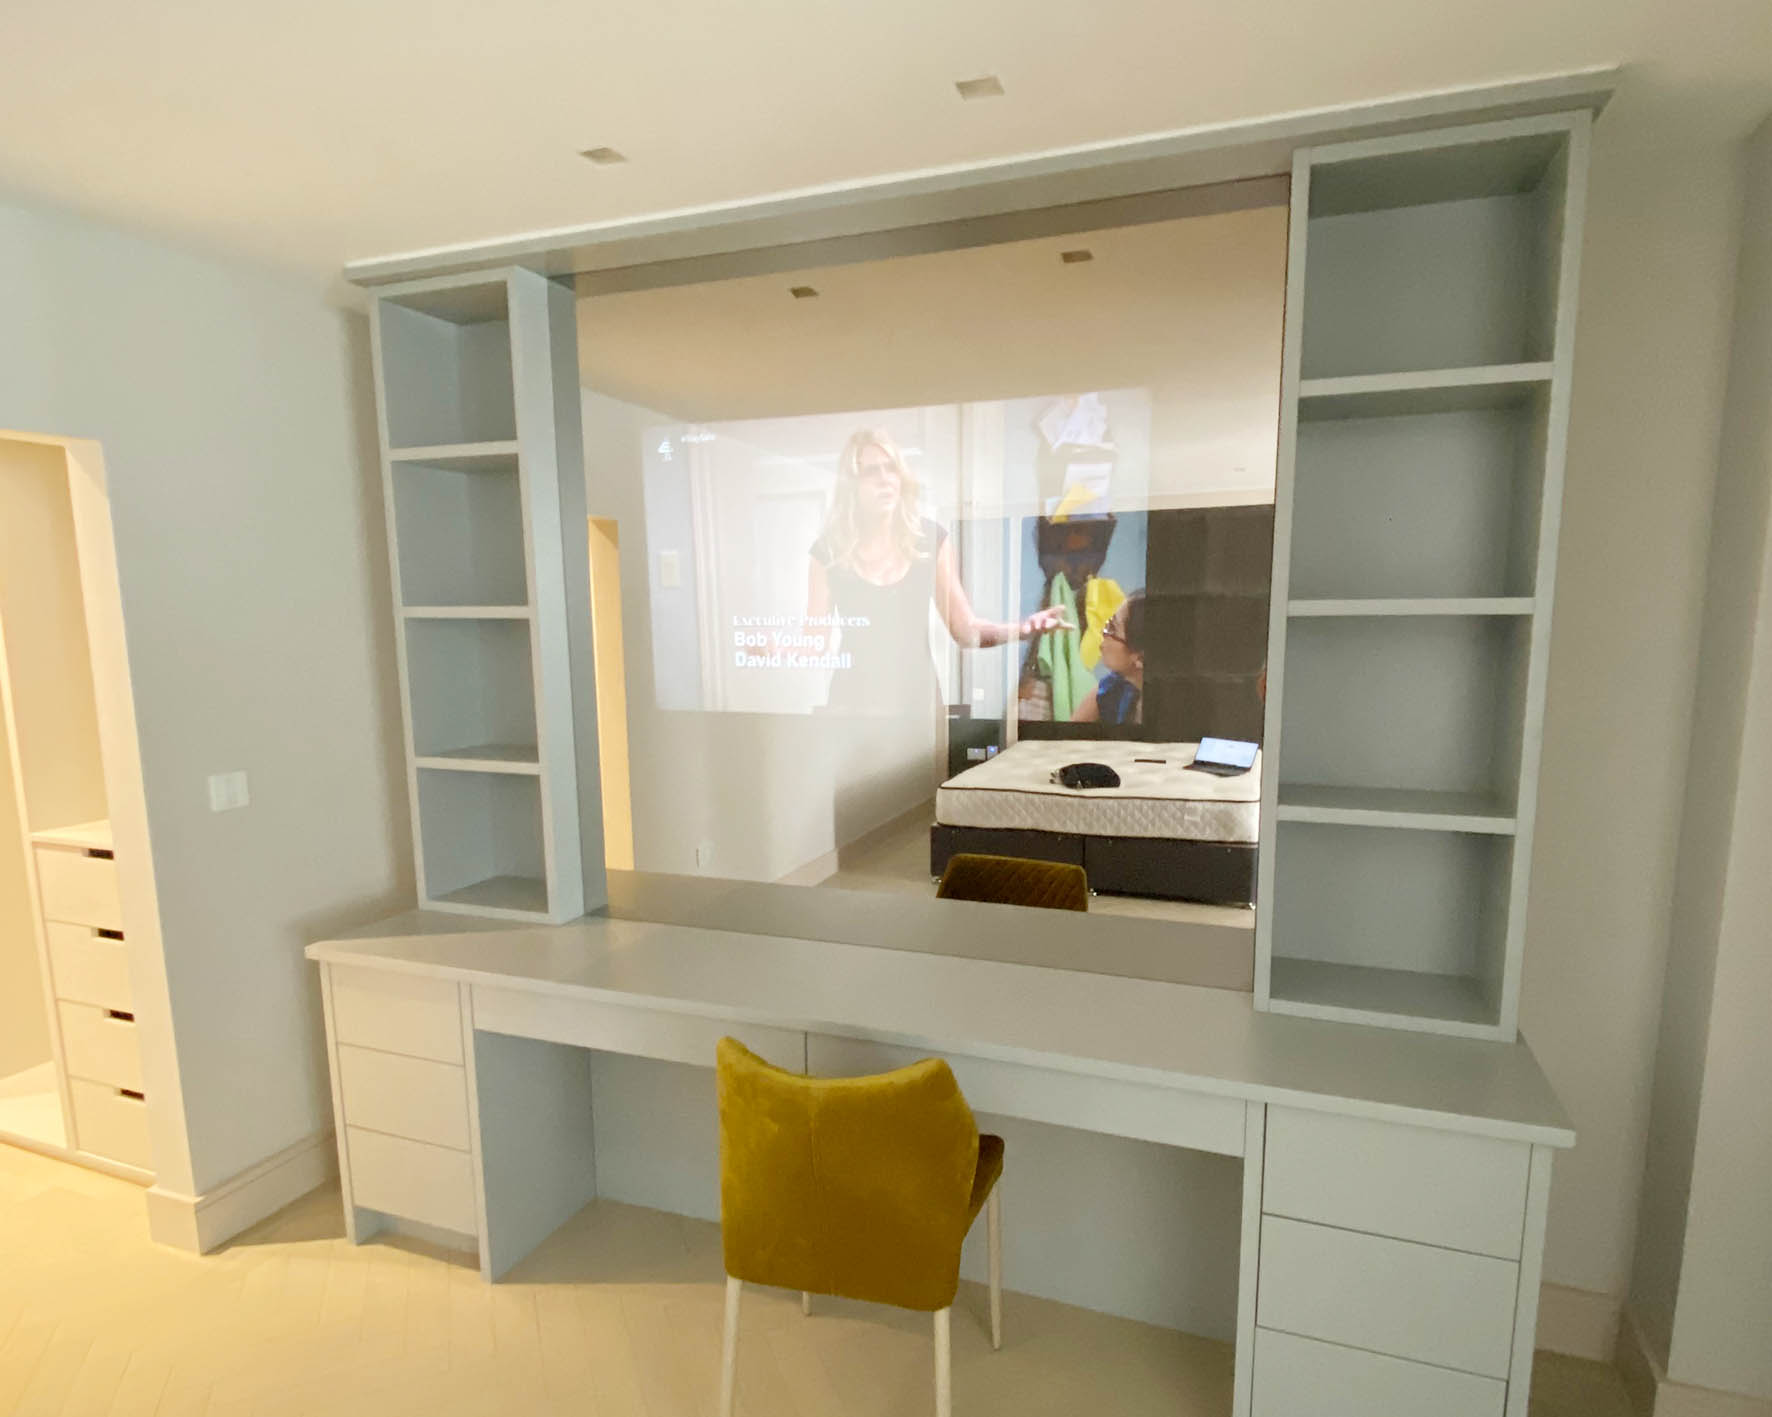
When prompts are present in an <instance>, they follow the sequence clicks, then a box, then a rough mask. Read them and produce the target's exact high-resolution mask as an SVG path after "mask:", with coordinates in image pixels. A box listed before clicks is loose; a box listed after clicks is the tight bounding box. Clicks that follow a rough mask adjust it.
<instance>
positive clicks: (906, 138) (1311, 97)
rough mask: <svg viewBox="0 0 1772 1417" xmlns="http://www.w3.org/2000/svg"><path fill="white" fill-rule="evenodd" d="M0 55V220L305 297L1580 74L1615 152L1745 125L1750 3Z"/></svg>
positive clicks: (200, 0)
mask: <svg viewBox="0 0 1772 1417" xmlns="http://www.w3.org/2000/svg"><path fill="white" fill-rule="evenodd" d="M0 53H4V54H5V55H6V57H7V60H8V61H9V62H8V63H7V65H6V71H7V72H6V75H5V79H4V82H0V192H9V193H11V194H14V195H17V196H20V197H23V198H25V199H27V200H41V201H47V202H50V203H54V204H57V205H62V206H67V207H71V208H74V209H76V210H80V211H84V212H87V213H89V214H92V215H94V216H97V217H99V218H101V219H105V220H109V221H112V222H115V223H118V224H120V225H124V226H128V227H133V228H138V229H145V230H151V231H156V232H161V233H171V234H175V235H178V236H181V237H184V238H187V239H190V240H193V241H195V242H197V243H199V244H202V245H204V246H207V247H211V248H217V249H223V250H228V251H233V252H239V253H245V254H248V255H250V256H251V257H253V258H256V259H259V260H263V261H266V262H270V263H274V264H278V265H283V266H288V267H293V268H296V269H300V270H305V271H309V272H313V273H317V274H325V275H328V276H330V275H332V274H334V273H336V272H337V270H338V268H339V267H340V266H341V265H342V264H343V263H344V262H345V261H346V260H349V259H358V258H364V257H370V256H380V255H389V254H393V253H397V252H405V251H411V250H415V249H422V248H428V247H433V246H439V245H448V244H453V243H458V242H467V241H475V240H484V239H490V238H494V237H500V236H507V235H512V234H516V233H521V232H527V231H534V230H539V229H547V228H554V227H567V226H577V225H582V224H586V223H590V222H596V221H606V220H611V219H616V218H621V217H627V216H635V215H640V214H646V213H655V212H661V211H669V210H674V209H679V208H684V207H695V206H702V205H706V204H710V203H716V202H723V201H734V200H741V199H746V198H752V197H759V196H763V195H765V194H770V193H777V192H784V191H791V190H794V189H798V188H803V187H809V186H816V185H820V184H827V183H833V182H842V181H847V180H853V179H856V178H863V177H882V176H886V175H889V174H893V173H903V172H910V171H915V170H918V169H923V168H928V167H934V166H941V165H946V164H956V163H967V162H978V161H984V160H990V159H997V158H1005V157H1010V156H1013V155H1016V154H1021V153H1028V152H1036V151H1041V150H1045V149H1051V148H1060V147H1067V146H1072V145H1076V144H1082V143H1089V142H1099V141H1108V140H1114V139H1122V138H1128V137H1132V136H1135V135H1139V134H1144V133H1152V132H1160V131H1165V130H1173V129H1178V128H1189V127H1194V126H1198V125H1202V124H1212V123H1221V122H1231V121H1235V120H1240V119H1248V118H1255V117H1262V116H1268V115H1273V114H1278V113H1285V112H1292V111H1296V110H1300V109H1309V108H1315V107H1320V106H1328V105H1335V104H1343V103H1354V102H1364V101H1370V100H1374V99H1379V98H1384V97H1390V96H1396V95H1403V94H1411V93H1421V92H1427V91H1432V90H1437V89H1445V88H1455V87H1463V86H1469V85H1478V84H1484V83H1495V82H1501V81H1505V80H1509V79H1518V78H1526V77H1530V76H1534V75H1543V74H1549V73H1554V72H1558V71H1564V70H1572V69H1579V68H1586V67H1591V66H1596V65H1607V64H1616V63H1623V64H1625V65H1627V66H1628V72H1627V76H1626V81H1625V83H1624V85H1623V87H1622V88H1621V90H1620V92H1619V96H1618V97H1617V98H1616V99H1615V100H1614V102H1613V105H1612V107H1611V108H1610V109H1609V110H1608V112H1607V115H1606V118H1605V120H1604V121H1605V123H1606V125H1607V126H1608V128H1610V129H1613V130H1614V131H1615V132H1616V133H1618V135H1619V136H1622V137H1630V138H1633V139H1636V140H1641V141H1643V142H1657V143H1659V142H1687V141H1691V142H1720V141H1724V140H1727V139H1732V138H1735V137H1739V136H1742V135H1744V134H1745V133H1746V132H1747V131H1749V130H1750V129H1751V128H1752V127H1753V126H1754V124H1755V123H1756V122H1757V121H1758V120H1759V119H1760V118H1761V117H1762V116H1763V115H1764V114H1766V113H1767V112H1768V111H1769V110H1772V3H1768V0H1432V3H1426V4H1424V3H1423V2H1422V0H1361V3H1358V4H1355V3H1350V0H1239V3H1236V4H1224V3H1208V0H1094V3H1077V0H1068V3H1063V4H1060V3H1057V0H965V3H961V4H955V3H953V0H870V2H869V3H863V2H862V0H750V3H746V4H733V3H720V0H700V2H699V3H693V0H590V3H585V2H584V0H571V3H568V0H501V3H498V4H491V3H484V0H481V2H480V3H474V0H306V2H305V3H303V4H300V5H268V4H251V3H246V4H242V3H241V0H164V2H163V3H158V4H143V3H140V0H54V3H48V0H6V3H5V4H4V5H3V6H0ZM982 74H996V75H998V76H1000V77H1001V79H1002V81H1003V84H1004V86H1005V89H1006V90H1007V92H1006V94H1005V95H1004V96H1003V97H1001V98H995V99H988V100H984V101H981V102H974V103H963V102H961V101H960V99H959V98H958V97H957V96H956V94H955V92H954V88H953V84H954V81H955V80H958V79H965V78H972V77H975V76H978V75H982ZM600 145H608V146H612V147H615V148H618V149H620V150H621V151H622V152H624V153H626V154H627V155H628V157H629V158H630V159H631V160H630V161H629V162H628V163H626V164H624V165H620V166H615V167H594V166H592V165H591V164H589V163H587V162H586V161H584V160H583V159H582V158H580V157H579V156H577V153H578V151H579V150H580V149H584V148H590V147H596V146H600Z"/></svg>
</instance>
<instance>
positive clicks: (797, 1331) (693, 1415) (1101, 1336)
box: [0, 1146, 1628, 1417]
mask: <svg viewBox="0 0 1772 1417" xmlns="http://www.w3.org/2000/svg"><path fill="white" fill-rule="evenodd" d="M1010 1220H1011V1223H1013V1217H1010ZM720 1275H721V1270H720V1254H719V1234H718V1231H717V1229H716V1227H714V1226H713V1225H710V1224H708V1223H706V1222H702V1221H693V1220H685V1219H682V1218H680V1217H677V1216H672V1215H666V1214H664V1213H663V1212H660V1211H652V1210H642V1209H638V1208H636V1207H632V1206H619V1205H613V1204H607V1203H598V1204H596V1205H593V1206H591V1207H590V1208H589V1209H587V1210H586V1211H584V1212H583V1213H582V1214H581V1215H580V1216H579V1217H578V1218H577V1219H575V1220H574V1221H573V1222H572V1223H571V1224H569V1225H567V1226H566V1227H565V1228H563V1229H562V1230H561V1231H560V1232H559V1233H557V1234H556V1235H555V1236H553V1237H552V1238H551V1239H550V1240H548V1241H547V1243H546V1244H544V1245H543V1246H542V1247H541V1248H540V1249H539V1250H538V1251H537V1252H536V1253H535V1254H534V1255H532V1256H531V1257H530V1259H529V1260H527V1261H526V1262H525V1263H524V1264H523V1265H522V1266H521V1267H519V1269H518V1270H517V1271H516V1272H515V1273H514V1274H513V1275H512V1277H511V1279H510V1280H508V1281H507V1282H505V1283H503V1284H499V1285H496V1286H488V1285H484V1284H482V1283H481V1282H480V1278H479V1275H478V1273H477V1271H475V1270H474V1269H472V1268H470V1267H469V1266H468V1264H467V1262H466V1260H465V1259H464V1258H461V1257H453V1256H450V1255H448V1254H446V1253H444V1252H441V1251H435V1250H430V1249H427V1248H426V1247H424V1246H422V1245H418V1244H416V1243H411V1242H398V1243H379V1242H378V1243H372V1244H369V1245H365V1246H362V1247H360V1248H355V1249H353V1248H352V1247H351V1246H350V1245H348V1244H346V1243H345V1241H344V1239H343V1225H342V1222H341V1219H340V1215H339V1202H338V1192H337V1190H336V1188H335V1187H326V1188H323V1189H322V1190H319V1191H316V1192H314V1193H313V1194H312V1195H310V1196H308V1197H306V1198H304V1199H303V1200H300V1201H298V1202H296V1204H295V1205H293V1206H291V1207H290V1208H289V1209H287V1210H285V1211H284V1212H282V1213H281V1214H280V1215H277V1216H274V1217H272V1219H270V1220H268V1221H266V1222H265V1223H264V1224H263V1225H261V1226H259V1227H258V1228H257V1229H255V1230H253V1231H251V1232H249V1233H248V1234H246V1235H244V1236H242V1237H241V1238H240V1239H239V1240H238V1241H236V1242H235V1243H234V1244H233V1245H231V1246H229V1247H228V1248H227V1249H225V1250H223V1251H222V1252H221V1253H219V1254H216V1255H211V1256H208V1257H206V1258H198V1257H196V1256H194V1255H188V1254H184V1253H182V1252H179V1251H176V1250H170V1249H165V1248H162V1247H159V1246H156V1245H153V1244H152V1243H150V1242H149V1240H148V1238H147V1232H146V1222H145V1219H144V1216H143V1210H142V1197H141V1192H140V1191H139V1190H138V1189H137V1188H135V1187H133V1186H130V1185H129V1184H127V1183H126V1182H122V1181H115V1180H112V1179H110V1178H109V1177H104V1176H99V1175H95V1174H93V1173H90V1172H86V1171H83V1170H81V1169H79V1168H78V1167H74V1166H70V1165H68V1164H66V1163H63V1162H57V1161H51V1160H49V1159H47V1158H44V1157H39V1156H35V1155H32V1154H30V1153H27V1152H23V1151H19V1150H16V1149H14V1148H11V1147H6V1146H0V1413H6V1414H15V1415H16V1417H45V1414H54V1413H65V1414H75V1413H81V1414H87V1413H92V1414H115V1415H116V1417H123V1414H158V1417H188V1415H189V1414H205V1417H235V1414H264V1417H284V1414H298V1413H301V1414H307V1413H313V1414H327V1417H352V1414H370V1413H374V1414H378V1417H491V1414H494V1413H497V1414H524V1417H528V1414H536V1417H555V1415H556V1414H559V1415H560V1417H564V1414H572V1417H711V1414H712V1413H713V1412H714V1407H715V1401H716V1389H717V1384H718V1376H719V1334H720V1305H721V1298H722V1283H721V1277H720ZM982 1307H983V1294H982V1293H981V1292H980V1291H978V1290H977V1289H976V1288H975V1287H972V1286H968V1287H967V1288H966V1289H965V1290H964V1291H963V1292H962V1295H961V1299H960V1311H959V1312H957V1313H956V1315H955V1322H954V1409H955V1412H956V1413H957V1414H959V1417H982V1415H983V1414H987V1413H988V1414H1010V1413H1014V1414H1027V1415H1028V1417H1035V1415H1036V1414H1053V1415H1054V1417H1057V1414H1065V1417H1081V1415H1082V1414H1115V1417H1140V1414H1145V1413H1151V1414H1156V1413H1162V1414H1164V1417H1193V1414H1211V1415H1212V1417H1222V1414H1225V1413H1228V1411H1229V1408H1230V1364H1231V1355H1230V1349H1229V1348H1228V1347H1227V1346H1226V1345H1224V1344H1221V1343H1213V1342H1210V1341H1208V1340H1206V1339H1200V1338H1191V1337H1188V1336H1186V1335H1183V1334H1177V1333H1171V1332H1169V1331H1167V1330H1165V1329H1158V1328H1152V1327H1150V1326H1148V1325H1145V1324H1137V1323H1132V1322H1129V1321H1127V1320H1123V1319H1113V1318H1108V1317H1106V1316H1104V1315H1101V1314H1095V1313H1090V1312H1088V1311H1087V1310H1083V1309H1075V1308H1070V1307H1067V1306H1065V1305H1062V1304H1054V1303H1049V1302H1047V1301H1044V1300H1038V1299H1030V1298H1027V1297H1025V1296H1022V1295H1017V1294H1009V1295H1006V1296H1005V1303H1004V1346H1003V1351H1002V1352H1000V1353H992V1352H991V1351H990V1347H989V1344H988V1343H987V1341H986V1339H985V1337H984V1333H983V1330H982V1328H981V1326H980V1324H979V1323H978V1321H977V1315H978V1314H979V1313H980V1312H981V1311H982ZM928 1328H929V1326H928V1321H927V1319H926V1318H925V1317H924V1316H922V1315H912V1314H904V1313H898V1312H895V1311H892V1310H888V1309H879V1308H871V1307H867V1306H863V1305H857V1304H844V1303H836V1302H833V1301H829V1300H819V1301H817V1304H816V1307H815V1308H814V1311H813V1316H812V1317H811V1318H810V1319H806V1318H802V1317H801V1314H800V1306H799V1301H798V1296H796V1295H787V1294H779V1293H775V1292H771V1291H756V1290H748V1291H747V1294H746V1302H745V1310H744V1324H743V1328H742V1333H741V1339H740V1345H739V1399H740V1400H739V1409H740V1411H741V1412H743V1413H746V1414H749V1417H814V1414H816V1417H851V1414H853V1415H854V1417H898V1414H906V1415H907V1417H909V1414H917V1417H925V1414H928V1413H930V1412H932V1411H933V1406H934V1404H933V1397H932V1390H931V1382H932V1379H931V1372H930V1362H931V1344H930V1339H929V1331H928ZM1539 1367H1540V1372H1539V1377H1538V1382H1539V1387H1538V1391H1537V1392H1536V1393H1535V1397H1534V1401H1533V1404H1532V1411H1533V1417H1628V1409H1627V1408H1626V1407H1625V1406H1624V1405H1623V1397H1622V1389H1620V1388H1619V1387H1618V1385H1617V1379H1616V1375H1614V1374H1612V1373H1611V1372H1610V1370H1609V1369H1604V1368H1601V1367H1599V1366H1598V1365H1595V1364H1582V1363H1577V1362H1576V1361H1575V1360H1572V1359H1554V1358H1548V1357H1547V1356H1546V1355H1540V1365H1539Z"/></svg>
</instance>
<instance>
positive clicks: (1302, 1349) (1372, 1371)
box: [1251, 1328, 1507, 1417]
mask: <svg viewBox="0 0 1772 1417" xmlns="http://www.w3.org/2000/svg"><path fill="white" fill-rule="evenodd" d="M1252 1396H1253V1397H1254V1405H1253V1407H1252V1409H1251V1411H1252V1417H1301V1415H1302V1414H1307V1413H1308V1414H1309V1417H1379V1414H1384V1417H1392V1414H1394V1417H1501V1414H1502V1410H1503V1408H1504V1407H1505V1406H1506V1405H1507V1384H1506V1383H1503V1382H1498V1381H1497V1380H1496V1379H1494V1378H1480V1377H1478V1376H1476V1375H1475V1374H1474V1373H1455V1372H1453V1371H1452V1370H1451V1369H1449V1368H1430V1367H1428V1366H1426V1365H1425V1364H1422V1363H1410V1362H1407V1361H1406V1360H1404V1359H1402V1358H1386V1357H1384V1356H1382V1355H1381V1354H1377V1353H1363V1352H1361V1351H1360V1350H1359V1349H1357V1348H1341V1347H1338V1346H1337V1345H1335V1344H1333V1343H1319V1342H1318V1341H1317V1340H1315V1339H1311V1338H1299V1337H1297V1336H1296V1335H1295V1334H1290V1333H1275V1332H1273V1331H1271V1330H1269V1329H1262V1328H1258V1329H1256V1331H1255V1381H1254V1384H1253V1392H1252Z"/></svg>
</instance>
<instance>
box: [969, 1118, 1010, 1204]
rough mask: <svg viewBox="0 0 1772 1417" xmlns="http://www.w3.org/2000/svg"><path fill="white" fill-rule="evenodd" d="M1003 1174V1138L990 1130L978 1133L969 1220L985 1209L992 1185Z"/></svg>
mask: <svg viewBox="0 0 1772 1417" xmlns="http://www.w3.org/2000/svg"><path fill="white" fill-rule="evenodd" d="M1002 1174H1003V1138H1002V1137H994V1136H992V1135H991V1134H990V1133H989V1132H980V1133H979V1134H978V1170H976V1171H974V1172H973V1173H972V1203H971V1206H970V1207H969V1208H968V1209H967V1211H966V1219H967V1222H968V1223H970V1222H972V1221H974V1220H976V1219H977V1218H978V1212H979V1211H981V1210H982V1209H984V1203H985V1201H986V1200H987V1199H988V1198H989V1197H990V1194H991V1187H992V1186H994V1185H996V1184H997V1179H998V1177H1000V1176H1001V1175H1002Z"/></svg>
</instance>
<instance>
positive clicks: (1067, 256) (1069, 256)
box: [1058, 249, 1095, 266]
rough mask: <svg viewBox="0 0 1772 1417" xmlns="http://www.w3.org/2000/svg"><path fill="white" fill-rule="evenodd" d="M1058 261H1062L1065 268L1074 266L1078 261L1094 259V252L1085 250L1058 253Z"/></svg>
mask: <svg viewBox="0 0 1772 1417" xmlns="http://www.w3.org/2000/svg"><path fill="white" fill-rule="evenodd" d="M1058 259H1059V260H1061V261H1063V262H1064V263H1065V264H1066V265H1067V266H1074V265H1076V264H1077V263H1078V262H1079V261H1093V260H1094V259H1095V252H1093V251H1089V250H1085V249H1078V250H1075V251H1060V252H1059V253H1058Z"/></svg>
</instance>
